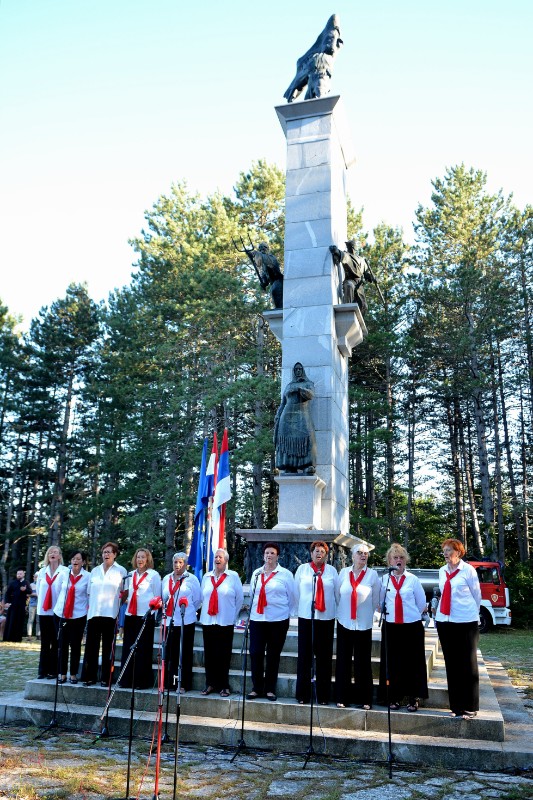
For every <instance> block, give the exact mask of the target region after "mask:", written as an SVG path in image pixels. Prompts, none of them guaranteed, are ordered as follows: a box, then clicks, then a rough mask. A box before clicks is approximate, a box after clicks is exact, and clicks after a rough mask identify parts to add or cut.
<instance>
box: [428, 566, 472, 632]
mask: <svg viewBox="0 0 533 800" xmlns="http://www.w3.org/2000/svg"><path fill="white" fill-rule="evenodd" d="M455 569H458V570H459V572H458V573H457V575H456V576H455V577H454V578H452V579H451V581H450V585H451V590H452V594H451V601H452V602H451V607H450V611H451V614H450V615H449V616H447V615H444V614H443V613H442V612H441V610H440V607H441V604H442V592H443V591H444V584H445V583H446V572H449V571H450V570H448V566H447V565H446V566H444V567H441V568H440V569H439V587H440V591H441V598H440V600H439V607H438V609H437V615H436V617H435V619H436V620H437V622H478V621H479V607H480V605H481V589H480V587H479V578H478V576H477V572H476V570H475V569H474V567H473V566H472V565H471V564H468V563H467V562H466V561H463V560H460V561H459V563H458V565H457V567H454V568H453V569H452V570H451V572H454V571H455Z"/></svg>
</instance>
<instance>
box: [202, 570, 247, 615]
mask: <svg viewBox="0 0 533 800" xmlns="http://www.w3.org/2000/svg"><path fill="white" fill-rule="evenodd" d="M224 574H225V575H226V577H225V578H224V580H223V581H222V583H221V584H220V586H219V587H218V588H217V593H218V614H213V615H211V614H208V613H207V611H208V608H209V600H210V599H211V595H212V593H213V582H212V580H211V578H212V577H213V578H215V581H216V580H217V578H216V575H215V571H214V570H212V571H211V572H207V573H206V574H205V575H204V577H203V578H202V586H201V589H202V611H201V613H200V622H201V623H202V625H235V623H236V622H237V620H238V618H239V612H240V610H241V608H242V604H243V602H244V595H243V591H242V583H241V579H240V578H239V575H238V573H237V572H235V571H234V570H232V569H225V570H224Z"/></svg>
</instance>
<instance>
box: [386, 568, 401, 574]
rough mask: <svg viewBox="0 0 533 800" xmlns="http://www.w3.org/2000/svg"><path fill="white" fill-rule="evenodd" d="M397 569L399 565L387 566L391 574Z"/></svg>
mask: <svg viewBox="0 0 533 800" xmlns="http://www.w3.org/2000/svg"><path fill="white" fill-rule="evenodd" d="M399 569H400V567H389V575H392V573H393V572H396V571H397V570H399Z"/></svg>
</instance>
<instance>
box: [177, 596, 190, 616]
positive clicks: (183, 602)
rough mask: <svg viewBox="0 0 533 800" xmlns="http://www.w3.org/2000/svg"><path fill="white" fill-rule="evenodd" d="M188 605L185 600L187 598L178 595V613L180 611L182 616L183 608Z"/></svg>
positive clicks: (183, 613)
mask: <svg viewBox="0 0 533 800" xmlns="http://www.w3.org/2000/svg"><path fill="white" fill-rule="evenodd" d="M188 605H189V601H188V600H187V598H186V597H180V599H179V607H180V613H181V616H182V617H184V616H185V609H186V608H187V606H188Z"/></svg>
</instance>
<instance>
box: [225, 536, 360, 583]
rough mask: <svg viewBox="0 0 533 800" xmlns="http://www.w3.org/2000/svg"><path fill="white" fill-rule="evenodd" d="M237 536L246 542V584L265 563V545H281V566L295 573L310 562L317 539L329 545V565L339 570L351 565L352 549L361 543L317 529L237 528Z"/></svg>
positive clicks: (352, 538) (354, 539)
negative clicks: (312, 546) (272, 543)
mask: <svg viewBox="0 0 533 800" xmlns="http://www.w3.org/2000/svg"><path fill="white" fill-rule="evenodd" d="M236 533H237V534H238V535H239V536H241V537H242V538H243V539H245V540H246V552H245V555H244V569H245V573H246V581H248V582H249V581H250V578H251V576H252V572H253V571H254V569H257V568H258V567H262V566H263V564H264V559H263V547H264V546H265V543H266V542H276V543H277V544H279V546H280V556H279V563H280V566H282V567H286V568H287V569H290V570H291V572H292V573H293V574H294V573H295V572H296V570H297V569H298V567H299V566H300V564H306V563H308V562H309V561H310V546H311V544H312V542H314V541H315V540H316V539H320V540H322V541H323V542H326V543H327V545H328V546H329V554H328V564H333V566H334V567H335V569H336V570H337V571H339V570H341V569H342V568H343V567H346V566H348V565H350V564H351V563H352V556H351V549H352V547H353V546H354V545H355V544H358V543H359V542H361V541H362V540H361V539H359V537H357V536H352V535H351V534H346V533H341V532H340V531H324V530H317V529H315V528H312V527H309V528H298V527H296V526H295V525H293V526H290V527H281V526H280V525H277V526H276V527H275V528H273V529H272V530H271V529H269V528H268V529H266V528H265V529H262V528H246V529H245V528H238V529H237V530H236Z"/></svg>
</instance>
